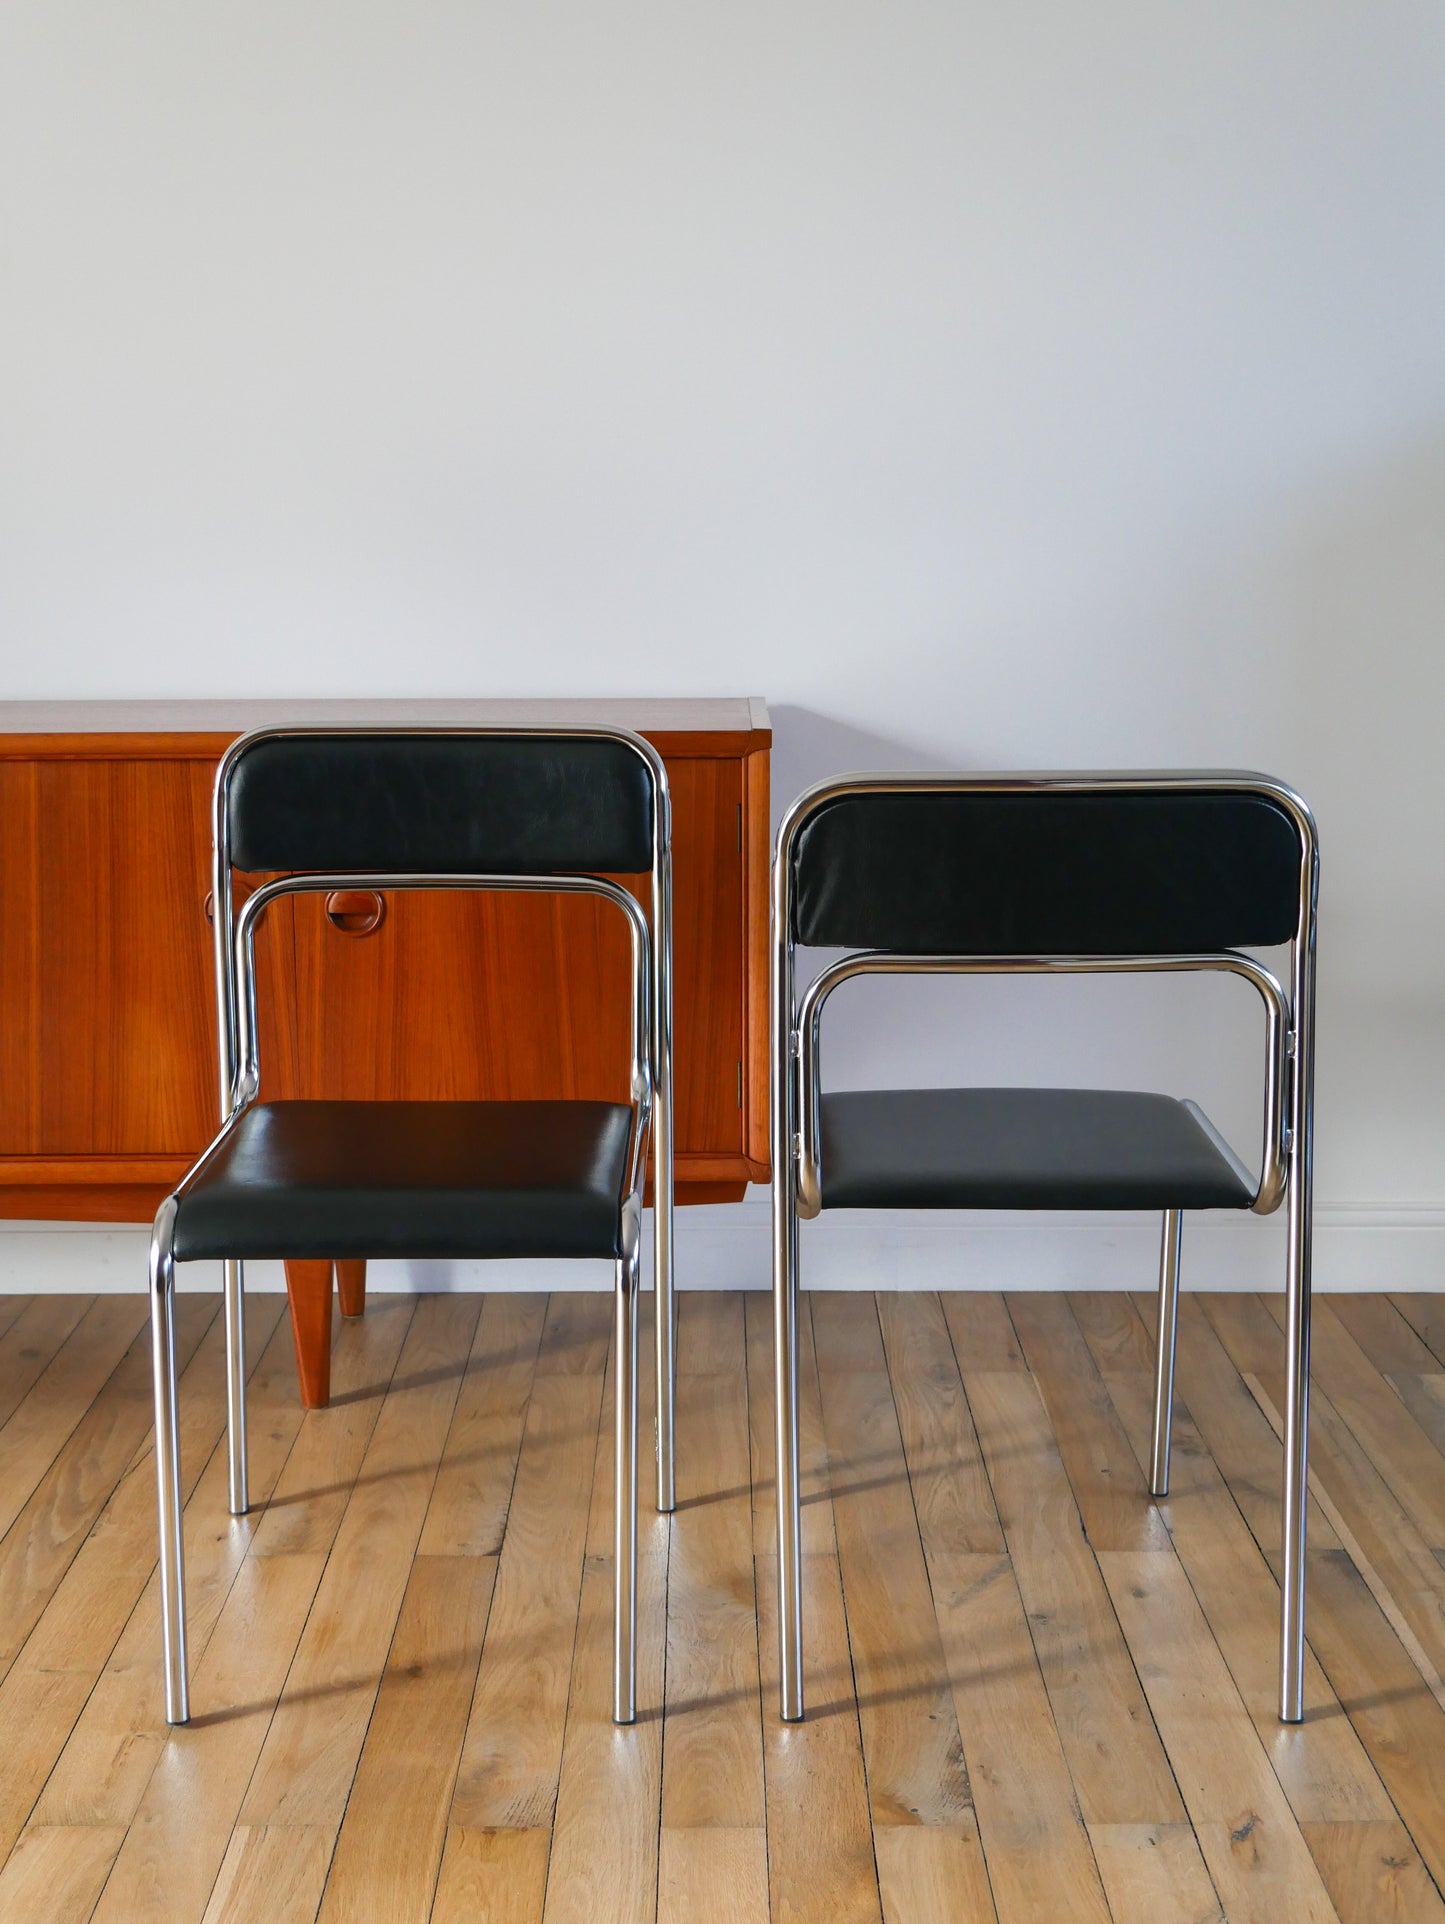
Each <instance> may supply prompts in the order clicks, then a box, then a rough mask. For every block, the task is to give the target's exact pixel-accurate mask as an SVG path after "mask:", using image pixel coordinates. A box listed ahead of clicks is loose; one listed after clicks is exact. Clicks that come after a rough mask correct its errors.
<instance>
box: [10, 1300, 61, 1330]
mask: <svg viewBox="0 0 1445 1924" xmlns="http://www.w3.org/2000/svg"><path fill="white" fill-rule="evenodd" d="M36 1300H37V1299H36V1298H35V1297H34V1296H19V1295H13V1294H12V1295H0V1337H3V1336H4V1334H5V1332H6V1331H7V1330H8V1329H9V1327H10V1325H11V1324H12V1323H14V1322H16V1321H18V1319H19V1318H20V1317H22V1316H23V1315H24V1314H25V1312H26V1310H27V1309H29V1307H30V1305H31V1304H32V1303H33V1302H35V1301H36ZM41 1300H44V1301H47V1302H58V1301H60V1298H59V1297H46V1298H43V1299H41Z"/></svg>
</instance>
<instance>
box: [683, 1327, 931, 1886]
mask: <svg viewBox="0 0 1445 1924" xmlns="http://www.w3.org/2000/svg"><path fill="white" fill-rule="evenodd" d="M739 1333H741V1332H739ZM657 1924H768V1846H767V1835H766V1833H765V1831H764V1830H763V1829H762V1827H761V1826H758V1827H757V1828H756V1829H746V1830H721V1829H711V1828H710V1829H701V1828H698V1827H695V1826H690V1827H688V1828H686V1829H683V1830H669V1829H667V1828H666V1826H664V1828H663V1832H662V1847H661V1851H660V1853H659V1859H658V1869H657ZM917 1924H925V1920H924V1919H923V1918H922V1917H921V1916H920V1917H919V1918H918V1920H917Z"/></svg>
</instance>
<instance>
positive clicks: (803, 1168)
mask: <svg viewBox="0 0 1445 1924" xmlns="http://www.w3.org/2000/svg"><path fill="white" fill-rule="evenodd" d="M1170 790H1180V791H1186V790H1196V791H1197V790H1207V791H1208V792H1210V793H1214V794H1220V793H1223V794H1237V795H1251V794H1252V795H1258V796H1260V797H1261V798H1263V799H1265V800H1267V801H1269V802H1271V803H1273V804H1274V805H1275V806H1276V807H1277V808H1279V809H1280V810H1282V811H1283V812H1284V813H1285V814H1286V815H1287V816H1288V817H1289V818H1290V820H1291V821H1292V823H1293V825H1294V827H1295V830H1296V832H1297V833H1298V836H1299V843H1300V883H1299V902H1298V912H1297V918H1296V923H1295V929H1294V934H1293V938H1292V941H1291V944H1290V988H1289V993H1288V995H1286V992H1285V990H1284V988H1283V987H1282V985H1281V984H1280V982H1279V981H1278V980H1277V979H1276V977H1275V976H1274V975H1273V974H1272V973H1271V972H1270V971H1269V970H1268V969H1266V968H1264V967H1263V966H1262V965H1261V964H1260V963H1259V962H1257V961H1255V960H1254V959H1253V958H1252V957H1249V956H1247V955H1243V954H1240V953H1238V952H1237V951H1234V950H1222V951H1219V952H1216V953H1203V954H1180V955H1115V956H1068V955H1023V956H998V955H985V956H976V955H911V954H894V953H890V952H887V951H878V950H861V951H854V952H852V953H850V954H847V955H845V956H843V957H842V959H840V960H839V961H836V962H834V963H832V964H831V965H830V966H828V967H827V968H825V969H824V970H823V971H822V972H821V973H820V974H819V975H818V976H817V978H816V979H815V980H814V981H813V982H812V983H810V984H809V986H808V988H807V989H806V991H805V992H804V994H803V996H802V998H801V1000H800V999H799V998H798V996H797V994H796V953H795V950H796V944H795V939H794V934H793V922H794V902H793V890H792V877H793V853H794V848H795V845H796V842H797V839H798V836H799V834H800V832H801V831H802V830H803V828H804V827H805V826H806V825H807V823H808V822H809V821H810V820H811V819H812V818H813V816H814V815H815V814H817V813H818V811H819V810H821V809H823V808H824V807H826V806H827V805H828V804H829V803H830V802H833V801H836V800H838V799H839V798H841V797H847V796H856V795H876V796H881V795H917V794H930V793H931V794H939V795H946V794H995V795H1003V794H1010V793H1015V794H1021V793H1028V792H1034V791H1049V792H1053V793H1064V794H1068V793H1073V794H1090V795H1095V794H1105V795H1107V794H1117V795H1124V794H1128V793H1130V792H1148V791H1154V792H1159V791H1165V792H1167V791H1170ZM1318 894H1319V846H1318V838H1317V835H1316V831H1315V825H1314V819H1313V817H1312V816H1311V814H1310V811H1309V809H1308V807H1307V806H1306V805H1305V803H1304V802H1303V801H1302V800H1301V799H1300V797H1299V796H1298V795H1296V794H1295V793H1294V791H1293V790H1291V789H1289V788H1287V787H1286V786H1284V785H1283V784H1282V783H1279V782H1276V781H1273V780H1272V779H1270V778H1269V777H1266V776H1255V775H1244V774H1238V773H1234V772H1213V771H1201V772H1188V773H1182V772H1174V771H1169V772H1158V773H1155V772H1143V773H1139V774H1129V775H1092V774H1058V775H1054V774H1021V775H979V776H958V775H947V774H938V775H916V776H913V775H910V776H898V775H855V776H847V777H843V778H840V779H837V780H830V781H826V782H822V783H820V784H818V785H817V786H816V787H814V788H811V789H809V790H807V791H806V792H805V793H804V794H803V795H801V796H800V797H799V798H798V800H797V801H796V802H795V803H794V804H793V806H792V807H791V808H790V809H789V811H788V812H787V814H786V815H785V816H784V818H783V820H782V823H781V824H780V826H779V829H778V835H777V841H776V845H775V851H774V858H773V871H772V895H771V937H772V939H771V981H770V988H771V1015H772V1062H771V1098H772V1199H773V1343H774V1397H775V1403H774V1416H775V1447H776V1455H777V1479H778V1481H777V1489H778V1506H777V1529H778V1588H779V1638H780V1650H779V1682H780V1699H781V1704H780V1707H781V1713H782V1716H783V1718H784V1719H785V1720H786V1721H788V1722H797V1721H798V1720H800V1719H801V1718H802V1715H803V1598H802V1537H801V1508H800V1488H799V1462H798V1221H799V1218H800V1217H808V1218H811V1217H814V1216H816V1215H817V1214H818V1212H819V1210H820V1208H821V1206H822V1185H821V1168H820V1162H819V1155H820V1143H819V1104H820V1099H821V1074H820V1059H821V1044H820V1034H821V1019H822V1012H823V1007H824V1004H825V1003H826V1002H827V1000H828V997H829V996H830V995H831V994H832V992H833V990H834V989H836V988H837V987H838V986H839V985H840V984H841V983H843V982H846V981H848V980H851V979H852V978H854V977H856V976H863V975H877V974H964V975H977V974H1024V973H1029V974H1047V975H1067V974H1084V973H1088V974H1118V973H1130V974H1132V973H1143V972H1149V973H1154V972H1165V973H1178V972H1195V971H1220V972H1226V973H1230V974H1234V975H1237V976H1240V977H1242V978H1243V979H1244V980H1245V981H1247V982H1249V983H1250V984H1251V985H1252V986H1253V987H1254V989H1255V990H1256V991H1257V992H1258V994H1259V996H1260V998H1261V1000H1262V1001H1263V1003H1264V1010H1265V1057H1266V1068H1265V1108H1264V1130H1263V1137H1264V1140H1263V1150H1262V1156H1261V1169H1260V1178H1259V1182H1258V1185H1257V1186H1256V1189H1255V1194H1254V1197H1253V1200H1252V1202H1251V1204H1250V1208H1251V1210H1252V1211H1253V1213H1255V1214H1258V1215H1267V1214H1269V1213H1270V1212H1271V1211H1273V1210H1275V1209H1277V1208H1278V1207H1279V1205H1280V1203H1281V1201H1283V1200H1286V1199H1287V1201H1288V1239H1287V1252H1288V1253H1287V1263H1286V1356H1285V1439H1284V1477H1283V1502H1282V1530H1283V1582H1282V1585H1281V1593H1280V1695H1279V1714H1280V1719H1281V1721H1282V1722H1285V1723H1297V1722H1299V1720H1300V1718H1301V1717H1302V1716H1303V1693H1304V1582H1305V1565H1304V1557H1305V1514H1306V1504H1305V1495H1306V1475H1307V1446H1308V1428H1309V1343H1310V1229H1311V1214H1312V1210H1311V1203H1312V1186H1313V1162H1312V1150H1313V1142H1312V1138H1313V1109H1314V1088H1313V1080H1314V1001H1315V911H1316V905H1317V901H1318ZM1191 1106H1192V1105H1191ZM1194 1114H1195V1118H1196V1120H1197V1121H1199V1122H1200V1123H1201V1124H1202V1125H1203V1126H1204V1127H1205V1128H1206V1129H1207V1130H1209V1133H1210V1134H1211V1136H1214V1131H1213V1130H1212V1128H1210V1125H1209V1124H1208V1121H1207V1118H1205V1117H1204V1116H1203V1115H1202V1113H1201V1112H1199V1111H1198V1110H1195V1111H1194ZM1214 1139H1215V1145H1216V1147H1217V1148H1219V1149H1220V1150H1221V1151H1222V1152H1223V1153H1224V1154H1225V1155H1226V1156H1227V1157H1228V1159H1229V1160H1230V1162H1231V1163H1233V1162H1234V1160H1235V1159H1234V1157H1233V1155H1232V1152H1230V1151H1229V1150H1228V1148H1227V1145H1225V1144H1224V1143H1223V1142H1222V1141H1221V1140H1220V1139H1219V1138H1218V1137H1217V1136H1215V1137H1214ZM1241 1173H1242V1172H1241ZM1181 1216H1182V1212H1181V1211H1180V1210H1178V1209H1169V1210H1166V1211H1165V1212H1164V1218H1163V1236H1162V1247H1161V1255H1160V1281H1159V1326H1158V1341H1157V1350H1156V1377H1155V1400H1154V1428H1153V1447H1152V1452H1151V1465H1150V1489H1151V1491H1152V1492H1153V1494H1155V1495H1156V1496H1164V1495H1166V1494H1167V1492H1168V1484H1169V1435H1170V1419H1171V1412H1172V1405H1173V1385H1174V1337H1175V1324H1176V1316H1177V1308H1178V1290H1179V1252H1180V1232H1181Z"/></svg>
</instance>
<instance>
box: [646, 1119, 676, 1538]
mask: <svg viewBox="0 0 1445 1924" xmlns="http://www.w3.org/2000/svg"><path fill="white" fill-rule="evenodd" d="M652 1141H653V1152H652V1161H653V1176H652V1183H653V1189H652V1195H653V1210H652V1234H653V1289H652V1314H653V1318H654V1328H653V1336H654V1339H655V1344H656V1358H655V1361H656V1369H657V1426H656V1437H657V1507H658V1509H659V1511H661V1512H662V1514H663V1515H666V1514H667V1512H668V1511H670V1510H672V1509H673V1508H674V1507H675V1506H676V1503H677V1476H676V1470H675V1467H674V1451H673V1429H674V1425H675V1423H676V1420H677V1391H676V1380H675V1379H676V1363H677V1299H676V1296H675V1295H674V1292H673V1276H672V1097H671V1092H670V1091H668V1092H667V1093H665V1094H663V1095H661V1096H659V1098H658V1113H657V1120H656V1122H655V1124H654V1126H653V1134H652Z"/></svg>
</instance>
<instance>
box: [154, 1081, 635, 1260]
mask: <svg viewBox="0 0 1445 1924" xmlns="http://www.w3.org/2000/svg"><path fill="white" fill-rule="evenodd" d="M631 1122H632V1111H631V1109H629V1108H627V1107H626V1106H624V1105H622V1104H617V1103H609V1102H270V1103H257V1104H256V1105H255V1106H254V1107H253V1108H251V1109H248V1110H247V1111H246V1112H245V1114H244V1115H243V1117H242V1118H241V1121H240V1123H239V1124H238V1125H237V1127H236V1129H235V1130H234V1131H233V1133H232V1134H231V1136H230V1137H229V1138H228V1139H227V1140H226V1141H225V1142H224V1143H223V1144H222V1145H221V1147H220V1148H219V1149H218V1150H217V1151H216V1152H215V1153H214V1154H213V1155H212V1156H211V1157H210V1158H209V1160H208V1161H206V1162H205V1163H203V1164H202V1165H201V1166H200V1169H199V1173H198V1174H197V1176H196V1178H195V1180H194V1182H193V1184H192V1185H191V1187H190V1188H188V1189H187V1190H186V1191H185V1193H184V1194H183V1195H182V1197H181V1201H180V1207H179V1211H178V1213H177V1216H176V1225H175V1254H176V1258H177V1260H178V1261H181V1262H185V1261H191V1260H195V1259H197V1258H204V1257H212V1258H214V1257H247V1256H251V1257H260V1256H302V1257H304V1256H342V1257H348V1256H411V1257H427V1256H605V1257H617V1256H619V1255H620V1254H621V1253H622V1249H621V1200H622V1191H623V1184H624V1182H625V1181H626V1176H627V1169H626V1162H627V1142H628V1132H629V1129H630V1127H631Z"/></svg>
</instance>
